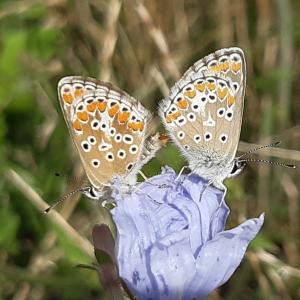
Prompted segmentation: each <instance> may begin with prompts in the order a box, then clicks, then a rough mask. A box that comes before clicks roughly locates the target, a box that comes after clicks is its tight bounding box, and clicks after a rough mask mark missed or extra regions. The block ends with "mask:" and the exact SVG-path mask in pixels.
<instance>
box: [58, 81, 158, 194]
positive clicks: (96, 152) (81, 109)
mask: <svg viewBox="0 0 300 300" xmlns="http://www.w3.org/2000/svg"><path fill="white" fill-rule="evenodd" d="M58 94H59V99H60V104H61V108H62V111H63V114H64V117H65V121H66V123H67V125H68V128H69V132H70V135H71V137H72V140H73V142H74V144H75V146H76V148H77V150H78V153H79V156H80V159H81V162H82V164H83V167H84V169H85V172H86V175H87V177H88V179H89V181H90V182H91V186H88V187H85V188H83V190H82V192H83V193H84V194H85V195H87V196H88V197H90V198H92V199H103V198H109V197H110V194H111V189H110V187H111V182H112V179H113V178H114V177H116V176H121V177H122V180H123V181H124V183H125V184H124V186H132V185H134V184H135V183H136V174H137V172H138V171H139V170H140V169H141V167H142V166H143V165H144V164H145V163H146V162H148V161H149V160H150V159H151V158H152V157H153V156H154V154H155V153H156V151H157V150H158V149H159V148H160V147H161V146H162V144H163V143H162V142H161V140H160V139H159V135H158V134H155V135H149V133H148V125H149V122H150V118H151V116H150V113H149V112H148V110H147V109H145V108H144V107H143V106H142V104H141V103H140V102H138V101H137V100H136V99H135V98H133V97H131V96H130V95H128V94H127V93H125V92H124V91H122V90H120V89H118V88H117V87H114V86H113V85H111V84H109V83H105V82H101V81H99V80H96V79H93V78H84V77H81V76H69V77H64V78H62V79H61V80H60V82H59V84H58Z"/></svg>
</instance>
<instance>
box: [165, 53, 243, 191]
mask: <svg viewBox="0 0 300 300" xmlns="http://www.w3.org/2000/svg"><path fill="white" fill-rule="evenodd" d="M245 85H246V64H245V58H244V54H243V51H242V50H241V49H239V48H228V49H222V50H219V51H216V52H215V53H213V54H210V55H208V56H206V57H205V58H203V59H201V60H199V61H198V62H196V63H195V64H194V65H193V66H192V67H191V68H189V69H188V70H187V71H186V73H185V74H184V75H183V76H182V78H181V79H180V80H179V81H178V82H177V83H175V85H174V87H173V88H171V92H170V95H169V96H168V97H167V98H166V99H164V100H163V101H162V102H161V104H160V108H159V114H160V117H161V119H162V122H163V123H164V125H165V127H166V129H167V131H168V132H169V134H170V136H171V138H172V139H173V141H174V142H175V144H176V145H177V146H178V148H179V149H180V151H181V152H182V154H183V155H184V157H185V158H186V159H187V160H188V163H189V168H190V169H191V170H192V172H193V173H195V174H198V175H200V176H201V177H203V178H205V179H207V180H208V181H209V182H210V183H212V184H213V185H215V186H216V187H218V188H221V189H224V185H223V181H224V179H225V178H228V177H232V176H233V175H234V174H237V173H239V172H240V171H241V170H242V168H243V167H244V165H243V164H240V163H238V162H237V161H236V160H235V154H236V151H237V146H238V142H239V136H240V130H241V124H242V115H243V107H244V94H245ZM233 171H234V172H233Z"/></svg>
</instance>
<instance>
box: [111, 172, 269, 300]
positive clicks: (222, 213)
mask: <svg viewBox="0 0 300 300" xmlns="http://www.w3.org/2000/svg"><path fill="white" fill-rule="evenodd" d="M175 179H176V173H175V172H174V171H173V170H172V169H170V168H164V169H163V171H162V174H161V175H158V176H155V177H152V178H151V179H149V180H148V181H146V182H144V183H141V184H139V185H138V187H137V188H135V189H133V191H131V193H130V194H124V192H123V191H122V187H121V184H120V181H118V180H116V182H115V184H114V187H115V191H116V192H115V193H116V195H115V200H116V203H117V207H115V208H114V209H113V210H112V215H113V219H114V221H115V224H116V227H117V241H116V248H115V251H116V260H117V264H118V271H119V275H120V277H121V278H122V279H123V280H124V281H125V282H126V284H127V286H128V287H129V289H130V290H131V292H132V293H133V294H134V295H135V296H136V297H137V298H138V299H140V300H143V299H145V300H146V299H147V300H150V299H153V300H157V299H170V300H174V299H188V300H191V299H202V298H203V297H205V296H206V295H208V294H209V293H211V292H212V291H213V290H214V289H216V288H217V287H219V286H220V285H222V284H224V283H225V282H226V281H227V280H228V279H229V278H230V276H231V275H232V274H233V272H234V271H235V269H236V268H237V267H238V265H239V264H240V262H241V260H242V258H243V256H244V254H245V251H246V248H247V246H248V244H249V242H250V241H251V240H252V239H253V238H254V237H255V236H256V234H257V232H258V231H259V229H260V228H261V226H262V224H263V220H264V217H263V215H261V216H260V217H259V218H255V219H251V220H247V221H246V222H244V223H242V224H241V225H239V226H237V227H236V228H233V229H231V230H224V227H225V223H226V219H227V217H228V214H229V208H228V207H227V205H226V203H225V201H224V193H223V192H222V191H220V190H218V189H216V188H213V187H207V188H206V189H205V190H204V192H203V194H202V195H201V192H202V190H203V188H204V186H205V182H204V180H203V179H202V178H200V177H199V176H196V175H191V176H188V177H187V176H182V177H181V178H180V180H177V181H175Z"/></svg>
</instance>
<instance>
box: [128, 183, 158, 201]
mask: <svg viewBox="0 0 300 300" xmlns="http://www.w3.org/2000/svg"><path fill="white" fill-rule="evenodd" d="M133 190H134V191H139V192H141V193H143V194H145V195H146V196H147V197H148V198H149V199H150V200H151V201H152V202H153V203H154V204H157V205H161V204H163V203H161V202H158V201H157V200H155V199H153V198H152V197H151V196H150V195H149V194H147V193H145V192H144V191H143V190H142V189H140V188H139V187H138V186H135V187H134V188H133Z"/></svg>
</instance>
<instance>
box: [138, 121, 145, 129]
mask: <svg viewBox="0 0 300 300" xmlns="http://www.w3.org/2000/svg"><path fill="white" fill-rule="evenodd" d="M144 128H145V123H144V122H140V123H139V130H140V131H143V130H144Z"/></svg>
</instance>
